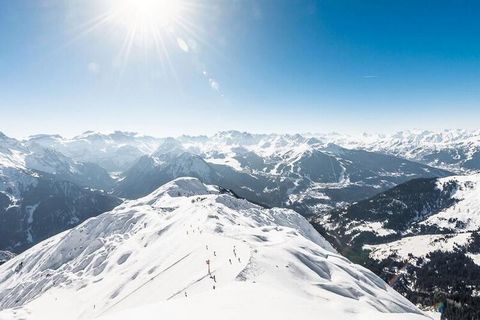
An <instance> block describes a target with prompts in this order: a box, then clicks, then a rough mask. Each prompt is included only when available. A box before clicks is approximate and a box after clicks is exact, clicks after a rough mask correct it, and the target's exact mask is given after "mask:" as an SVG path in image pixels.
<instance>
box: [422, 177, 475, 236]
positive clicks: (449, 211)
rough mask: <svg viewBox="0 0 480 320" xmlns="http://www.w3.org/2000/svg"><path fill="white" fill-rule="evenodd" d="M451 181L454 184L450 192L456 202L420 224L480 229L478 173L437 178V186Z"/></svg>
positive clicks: (442, 185)
mask: <svg viewBox="0 0 480 320" xmlns="http://www.w3.org/2000/svg"><path fill="white" fill-rule="evenodd" d="M452 183H453V184H455V185H456V189H455V192H454V193H453V194H452V199H454V200H455V201H456V203H455V204H454V205H453V206H450V207H448V208H446V209H444V210H442V211H440V212H438V213H437V214H435V215H432V216H430V217H429V218H428V219H426V220H425V221H423V222H422V224H423V225H426V226H432V225H433V226H436V227H437V228H441V229H447V230H458V231H474V230H477V229H480V174H474V175H467V176H454V177H448V178H442V179H438V182H437V187H438V188H439V189H443V188H445V187H446V186H448V185H451V184H452Z"/></svg>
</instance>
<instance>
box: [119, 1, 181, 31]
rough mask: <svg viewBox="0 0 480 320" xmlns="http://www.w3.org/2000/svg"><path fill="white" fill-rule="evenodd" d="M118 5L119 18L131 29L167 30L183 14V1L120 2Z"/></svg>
mask: <svg viewBox="0 0 480 320" xmlns="http://www.w3.org/2000/svg"><path fill="white" fill-rule="evenodd" d="M117 5H118V6H119V10H118V18H119V19H122V22H123V23H125V24H126V25H127V26H128V27H131V28H144V29H145V28H147V29H154V28H155V29H158V28H167V27H169V26H172V25H173V24H175V22H176V21H178V19H179V18H180V17H181V14H182V2H181V0H120V1H118V2H117Z"/></svg>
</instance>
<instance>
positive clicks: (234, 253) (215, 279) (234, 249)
mask: <svg viewBox="0 0 480 320" xmlns="http://www.w3.org/2000/svg"><path fill="white" fill-rule="evenodd" d="M187 234H188V232H187ZM205 249H206V250H208V244H206V245H205ZM213 255H214V256H215V257H216V256H217V253H216V251H215V250H214V251H213ZM233 255H234V256H235V258H237V259H238V262H239V263H241V259H240V257H237V248H236V247H235V245H234V246H233ZM228 261H229V262H230V264H232V259H231V258H229V259H228ZM205 263H206V264H207V272H208V275H209V277H210V279H212V280H213V286H212V288H213V290H215V288H216V287H215V284H216V283H217V277H216V275H214V274H212V270H211V261H210V259H207V260H206V261H205ZM184 295H185V298H187V297H188V294H187V291H185V292H184Z"/></svg>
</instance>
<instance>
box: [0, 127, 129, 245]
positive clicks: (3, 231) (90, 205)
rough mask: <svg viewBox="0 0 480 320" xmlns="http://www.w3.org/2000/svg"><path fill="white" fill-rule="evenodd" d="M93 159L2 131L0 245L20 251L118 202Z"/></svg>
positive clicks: (0, 147) (108, 177) (109, 183)
mask: <svg viewBox="0 0 480 320" xmlns="http://www.w3.org/2000/svg"><path fill="white" fill-rule="evenodd" d="M112 184H113V179H112V178H111V177H110V176H109V175H108V174H107V172H106V171H105V170H104V169H102V168H100V167H99V166H97V165H95V164H86V163H81V162H77V161H74V160H72V159H70V158H68V157H66V156H64V155H62V154H61V153H59V152H57V151H54V150H50V149H44V148H42V147H40V146H39V145H34V144H28V145H27V144H26V143H24V142H21V141H17V140H15V139H12V138H8V137H6V136H4V135H0V250H9V251H13V252H21V251H22V250H25V249H26V248H28V247H31V246H32V245H34V244H35V243H37V242H39V241H41V240H43V239H45V238H47V237H49V236H52V235H54V234H56V233H58V232H61V231H64V230H65V229H67V228H71V227H73V226H75V225H77V224H79V223H80V222H82V221H84V220H85V219H87V218H89V217H91V216H92V215H96V214H99V213H101V212H104V211H107V210H110V209H111V208H113V207H114V206H116V205H118V204H119V202H120V201H119V200H118V199H117V198H115V197H112V196H109V195H106V194H105V193H104V192H102V191H95V190H93V189H92V188H99V189H100V188H111V185H112Z"/></svg>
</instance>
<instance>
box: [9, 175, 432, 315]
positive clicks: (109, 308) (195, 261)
mask: <svg viewBox="0 0 480 320" xmlns="http://www.w3.org/2000/svg"><path fill="white" fill-rule="evenodd" d="M220 190H221V189H219V188H217V187H214V186H208V185H204V184H202V183H201V182H200V181H199V180H197V179H194V178H182V179H177V180H175V181H173V182H170V183H168V184H166V185H164V186H162V187H160V188H159V189H157V190H155V191H154V192H153V193H152V194H150V195H148V196H146V197H144V198H141V199H138V200H133V201H129V202H126V203H124V204H122V205H120V206H118V207H117V208H115V209H114V210H112V211H110V212H107V213H104V214H102V215H100V216H97V217H94V218H91V219H89V220H87V221H86V222H84V223H83V224H81V225H79V226H77V227H75V228H73V229H71V230H69V231H66V232H63V233H61V234H58V235H56V236H54V237H52V238H50V239H48V240H45V241H43V242H41V243H39V244H38V245H36V246H35V247H33V248H31V249H29V250H27V251H26V252H24V253H22V254H20V255H18V256H16V257H14V258H13V259H11V260H9V261H8V262H7V263H5V264H3V265H2V266H0V309H1V310H3V311H0V318H1V319H20V318H28V319H62V320H63V319H92V318H99V319H132V318H142V319H154V318H157V317H158V316H159V315H162V316H163V317H165V318H168V319H192V318H199V319H207V318H208V319H246V318H248V319H260V318H262V319H263V318H273V319H292V318H301V319H317V318H318V317H324V318H329V319H428V317H426V316H425V315H423V314H422V313H421V312H420V311H419V310H418V309H417V308H416V307H415V306H414V305H413V304H411V303H410V302H408V301H407V300H406V299H405V298H403V297H402V296H400V295H399V294H398V293H396V292H395V291H394V290H393V289H391V288H390V287H389V286H388V285H387V284H386V283H385V282H383V281H382V280H380V279H379V278H378V277H377V276H375V275H374V274H373V273H371V272H370V271H368V270H367V269H365V268H363V267H361V266H358V265H355V264H353V263H351V262H350V261H348V260H347V259H346V258H344V257H342V256H341V255H339V254H338V253H337V252H336V251H335V250H334V249H333V248H332V247H331V246H330V244H329V243H328V242H326V241H325V239H324V238H322V237H321V236H320V235H319V234H318V233H317V232H316V231H315V230H314V229H313V228H312V227H311V226H310V224H309V223H308V222H307V221H306V220H305V219H304V218H303V217H302V216H300V215H299V214H297V213H296V212H294V211H291V210H288V209H264V208H262V207H259V206H257V205H254V204H252V203H249V202H248V201H246V200H243V199H238V198H235V197H234V196H232V195H231V194H228V193H222V192H221V191H220Z"/></svg>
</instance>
